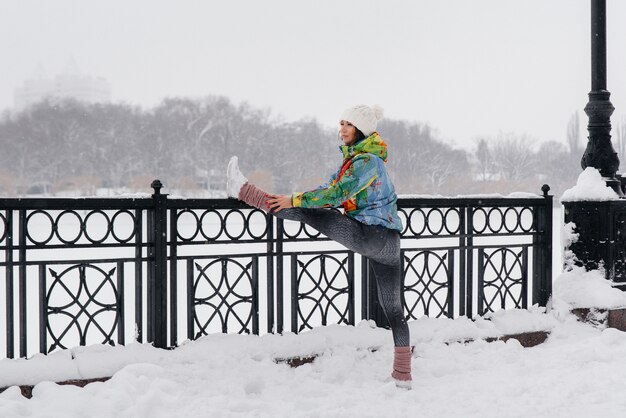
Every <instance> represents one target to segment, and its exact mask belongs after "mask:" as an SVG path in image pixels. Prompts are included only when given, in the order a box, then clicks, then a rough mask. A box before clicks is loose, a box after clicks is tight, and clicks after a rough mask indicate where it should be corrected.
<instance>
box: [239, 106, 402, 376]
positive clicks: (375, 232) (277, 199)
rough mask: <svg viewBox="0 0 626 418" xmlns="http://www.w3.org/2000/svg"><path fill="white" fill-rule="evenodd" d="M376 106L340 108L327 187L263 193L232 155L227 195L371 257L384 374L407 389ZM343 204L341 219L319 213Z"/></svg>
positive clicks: (391, 192) (396, 229) (393, 216)
mask: <svg viewBox="0 0 626 418" xmlns="http://www.w3.org/2000/svg"><path fill="white" fill-rule="evenodd" d="M381 118H382V109H380V108H379V107H377V106H373V107H368V106H364V105H358V106H354V107H351V108H349V109H347V110H345V111H344V112H343V114H342V116H341V120H340V122H339V125H340V126H339V136H340V137H341V140H342V141H343V144H344V145H342V146H341V147H340V149H341V152H342V154H343V162H342V164H341V167H339V169H338V170H337V172H336V173H335V174H333V175H332V177H331V178H330V180H329V182H328V183H327V184H324V185H321V186H319V187H318V188H316V189H315V190H311V191H307V192H298V193H294V194H292V195H267V194H266V193H265V192H264V191H262V190H260V189H259V188H257V187H256V186H254V185H252V184H250V183H248V180H247V179H246V178H245V177H244V176H243V174H241V172H240V171H239V168H238V164H237V157H232V158H231V160H230V162H229V164H228V173H227V174H228V184H227V189H228V195H229V196H230V197H235V198H238V199H240V200H242V201H244V202H246V203H247V204H249V205H251V206H254V207H256V208H259V209H263V210H265V211H268V212H270V213H271V214H273V215H274V216H276V217H278V218H282V219H288V220H292V221H299V222H304V223H305V224H307V225H310V226H311V227H313V228H315V229H317V230H318V231H320V232H321V233H322V234H324V235H326V236H327V237H328V238H330V239H333V240H335V241H337V242H339V243H340V244H342V245H344V246H345V247H346V248H348V249H350V250H352V251H354V252H356V253H359V254H361V255H363V256H365V257H367V258H368V259H369V260H370V264H371V265H372V267H373V270H374V275H375V277H376V282H377V284H378V286H377V287H378V299H379V301H380V304H381V305H382V307H383V310H384V312H385V315H386V316H387V319H388V320H389V324H390V325H391V331H392V334H393V340H394V345H395V350H394V362H393V372H392V373H391V376H392V377H393V378H394V379H395V381H396V384H398V386H403V387H410V381H411V349H410V340H409V328H408V326H407V323H406V319H405V317H404V313H403V309H402V302H401V301H402V299H401V292H402V269H401V262H400V232H401V231H402V223H401V221H400V218H399V217H398V209H397V205H396V194H395V189H394V186H393V184H392V183H391V180H390V179H389V176H388V175H387V170H386V169H385V162H386V161H387V145H386V144H385V142H384V141H383V140H382V138H381V137H380V136H379V135H378V133H377V132H376V126H377V123H378V121H379V120H380V119H381ZM340 206H343V208H344V211H345V215H342V214H340V213H338V212H337V211H332V210H328V209H323V208H329V207H334V208H336V207H340Z"/></svg>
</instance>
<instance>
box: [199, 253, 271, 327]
mask: <svg viewBox="0 0 626 418" xmlns="http://www.w3.org/2000/svg"><path fill="white" fill-rule="evenodd" d="M195 267H196V270H197V272H198V275H197V277H196V279H195V280H194V281H193V283H192V286H191V289H188V291H189V292H190V293H191V294H193V321H194V323H195V324H196V325H197V326H198V328H199V329H198V332H197V333H196V335H195V338H198V337H199V336H201V335H206V334H208V333H209V332H210V330H209V327H210V326H212V325H214V322H213V320H214V319H218V320H219V323H218V325H219V326H220V328H219V331H218V332H223V333H227V332H229V331H231V332H232V331H234V332H237V333H238V334H242V333H246V334H250V333H255V334H258V315H259V313H258V271H257V269H258V259H256V258H255V259H253V260H252V261H251V262H249V263H248V264H245V265H244V264H242V263H240V262H239V261H237V260H233V259H228V258H219V259H217V260H213V261H211V262H209V263H207V264H205V265H204V266H202V265H200V264H198V263H196V264H195ZM230 324H234V325H230ZM213 332H215V331H213Z"/></svg>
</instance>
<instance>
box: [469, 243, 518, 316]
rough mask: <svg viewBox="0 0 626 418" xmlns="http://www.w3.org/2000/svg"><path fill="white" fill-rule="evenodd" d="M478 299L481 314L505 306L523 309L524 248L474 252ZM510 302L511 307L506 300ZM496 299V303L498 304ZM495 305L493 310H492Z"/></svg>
mask: <svg viewBox="0 0 626 418" xmlns="http://www.w3.org/2000/svg"><path fill="white" fill-rule="evenodd" d="M478 265H479V268H480V272H479V287H480V289H482V290H481V292H480V299H479V303H478V306H479V308H478V311H479V313H480V314H481V315H482V314H484V313H486V312H493V311H495V310H497V309H504V308H506V307H507V306H509V307H513V308H527V307H528V304H527V297H526V283H527V271H528V249H527V248H526V247H523V248H522V249H520V251H519V252H515V251H513V250H512V249H510V248H497V249H495V250H493V251H491V252H489V251H488V250H483V249H481V250H479V252H478ZM507 301H508V302H512V303H513V305H512V306H511V304H510V303H508V304H507ZM498 302H499V303H498ZM496 308H497V309H496Z"/></svg>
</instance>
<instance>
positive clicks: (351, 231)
mask: <svg viewBox="0 0 626 418" xmlns="http://www.w3.org/2000/svg"><path fill="white" fill-rule="evenodd" d="M271 213H272V214H273V215H274V216H276V217H278V218H281V219H287V220H291V221H299V222H304V223H305V224H307V225H310V226H311V227H313V228H315V229H317V230H318V231H319V232H321V233H322V234H324V235H326V236H327V237H328V238H330V239H332V240H334V241H337V242H338V243H340V244H342V245H343V246H345V247H346V248H348V249H349V250H352V251H354V252H356V253H359V254H361V255H363V256H365V257H367V258H369V260H370V265H371V266H372V268H373V270H374V276H375V277H376V283H377V288H378V300H379V302H380V304H381V305H382V307H383V311H384V312H385V315H386V316H387V320H388V321H389V324H390V325H391V332H392V333H393V341H394V344H395V346H396V347H407V346H409V344H410V340H409V327H408V325H407V323H406V318H405V317H404V312H403V309H402V298H401V293H402V267H401V261H400V234H399V233H398V231H395V230H393V229H389V228H385V227H383V226H378V225H366V224H364V223H361V222H359V221H356V220H354V219H352V218H350V217H348V216H345V215H342V214H341V213H339V212H337V211H334V210H329V209H304V208H290V209H283V210H281V211H279V212H271Z"/></svg>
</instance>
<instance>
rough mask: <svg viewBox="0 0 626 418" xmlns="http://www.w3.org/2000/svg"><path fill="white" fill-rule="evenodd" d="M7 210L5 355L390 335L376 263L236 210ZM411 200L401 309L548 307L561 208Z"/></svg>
mask: <svg viewBox="0 0 626 418" xmlns="http://www.w3.org/2000/svg"><path fill="white" fill-rule="evenodd" d="M153 188H154V194H153V195H152V196H149V195H145V196H136V197H124V198H107V199H101V198H79V199H56V198H41V199H0V301H2V302H1V303H2V304H4V307H3V309H1V310H0V352H2V353H5V355H6V357H8V358H14V357H28V356H31V355H33V354H35V353H37V352H41V353H48V352H50V351H52V350H55V349H58V348H70V347H74V346H78V345H87V344H94V343H103V344H112V345H113V344H125V343H126V342H128V341H131V340H135V341H139V342H150V343H152V344H154V345H155V346H157V347H173V346H177V345H178V344H179V342H180V341H182V340H184V339H195V338H198V337H200V336H202V335H205V334H209V333H220V332H222V333H254V334H263V333H268V332H278V333H282V332H287V331H292V332H300V331H302V330H304V329H308V328H312V327H316V326H322V325H327V324H334V323H339V324H355V323H356V322H358V321H360V320H361V319H373V320H375V321H376V322H377V323H378V324H379V325H385V319H384V316H383V315H382V313H381V310H380V307H379V306H378V302H377V298H376V284H375V281H374V279H373V276H372V272H371V271H370V268H369V265H368V261H367V259H366V258H364V257H361V256H359V255H358V254H354V253H353V252H351V251H348V250H346V249H345V248H343V247H341V246H340V245H338V244H336V243H334V242H332V241H329V240H328V239H326V238H325V237H324V236H320V234H319V233H318V232H317V231H315V230H313V229H311V228H308V227H305V226H304V225H302V224H300V223H296V222H289V221H286V222H283V221H282V220H279V219H276V218H274V217H272V216H268V215H266V214H265V213H264V212H261V211H259V210H255V209H251V208H249V207H248V206H246V205H245V204H243V203H241V202H238V201H235V200H232V199H175V198H168V196H167V195H164V194H161V192H160V189H161V185H160V182H158V181H155V182H153ZM548 190H549V188H548V187H547V186H544V188H543V196H535V195H532V196H521V197H490V196H485V197H464V198H433V197H415V198H400V199H399V200H398V206H399V209H400V215H401V217H402V218H403V223H404V225H405V229H404V231H403V233H402V255H403V271H404V293H403V295H404V300H403V303H404V308H405V312H406V315H407V318H409V319H416V318H419V317H421V316H423V315H427V316H431V317H438V316H448V317H457V316H463V315H465V316H468V317H473V316H475V315H481V314H483V313H485V312H489V311H495V310H498V309H507V308H526V307H527V306H528V305H529V304H538V305H541V306H545V304H546V303H547V301H548V298H549V296H550V293H551V281H552V277H551V274H552V273H551V269H552V265H551V263H552V260H551V252H552V196H549V195H548V194H547V192H548Z"/></svg>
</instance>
